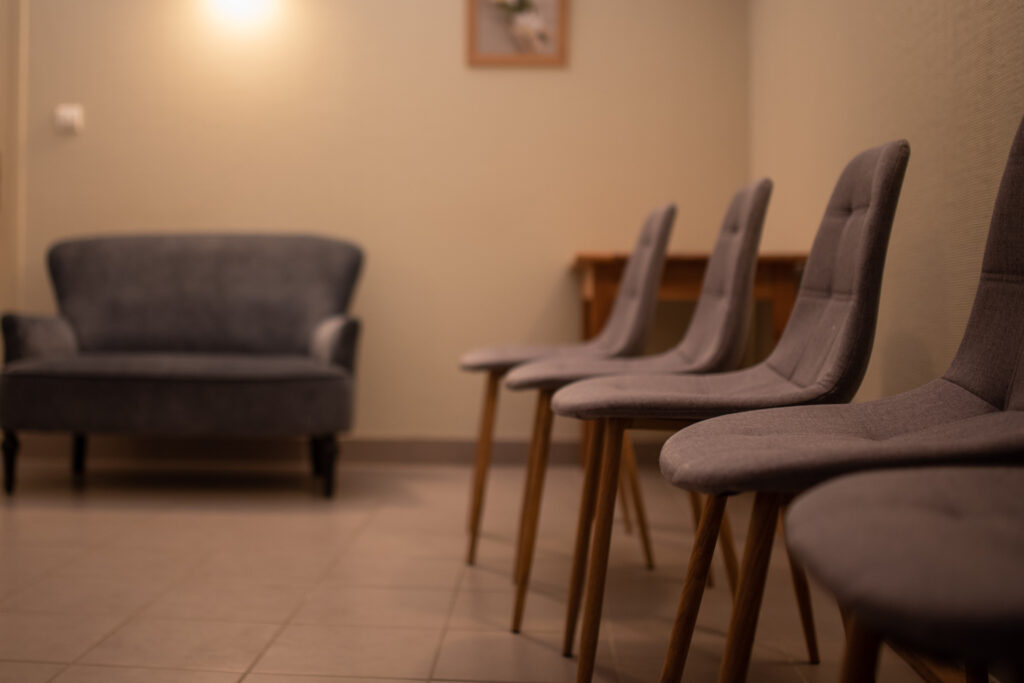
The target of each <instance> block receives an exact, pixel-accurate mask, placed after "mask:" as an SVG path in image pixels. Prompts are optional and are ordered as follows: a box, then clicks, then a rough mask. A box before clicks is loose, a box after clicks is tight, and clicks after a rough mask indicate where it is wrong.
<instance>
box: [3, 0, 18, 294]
mask: <svg viewBox="0 0 1024 683" xmlns="http://www.w3.org/2000/svg"><path fill="white" fill-rule="evenodd" d="M21 4H22V3H21V1H20V0H0V308H10V307H12V306H14V305H15V303H16V287H17V270H18V258H17V254H18V240H17V235H18V222H19V208H20V202H19V179H20V178H21V173H20V166H19V140H20V135H19V125H18V124H19V120H20V119H19V113H20V110H19V102H20V98H19V96H18V89H19V85H20V83H21V79H20V78H19V70H20V65H21V60H20V58H19V56H20V50H21V21H20V16H21V11H20V10H21V7H20V6H21Z"/></svg>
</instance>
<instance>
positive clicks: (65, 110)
mask: <svg viewBox="0 0 1024 683" xmlns="http://www.w3.org/2000/svg"><path fill="white" fill-rule="evenodd" d="M53 125H55V126H56V127H57V130H58V131H59V132H61V133H64V134H65V135H78V133H80V132H82V129H83V128H85V109H84V108H83V107H82V105H80V104H77V103H64V104H58V105H57V108H56V109H54V110H53Z"/></svg>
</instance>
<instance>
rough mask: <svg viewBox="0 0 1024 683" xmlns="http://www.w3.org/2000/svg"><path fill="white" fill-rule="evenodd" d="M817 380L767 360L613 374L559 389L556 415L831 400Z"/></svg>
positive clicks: (691, 411) (668, 414)
mask: <svg viewBox="0 0 1024 683" xmlns="http://www.w3.org/2000/svg"><path fill="white" fill-rule="evenodd" d="M827 398H828V397H827V392H826V391H825V390H823V389H821V388H819V387H817V386H816V385H812V386H807V387H805V386H800V385H799V384H796V383H794V382H792V381H791V380H789V379H787V378H785V377H783V376H782V375H780V374H778V373H776V372H774V371H773V370H772V369H771V368H770V367H768V366H767V365H766V364H765V363H762V364H761V365H756V366H754V367H750V368H745V369H743V370H736V371H733V372H720V373H715V374H710V375H644V374H639V375H637V374H633V375H615V376H612V377H598V378H595V379H587V380H583V381H582V382H575V383H573V384H570V385H569V386H567V387H565V388H563V389H559V390H558V391H557V392H556V393H555V395H554V397H553V399H552V403H551V407H552V410H554V411H555V413H557V414H558V415H566V416H569V417H576V418H579V419H584V420H596V419H600V418H619V419H651V420H676V421H684V420H694V421H696V420H703V419H706V418H709V417H715V416H716V415H724V414H727V413H735V412H740V411H744V410H756V409H758V408H768V407H773V406H788V405H800V404H802V403H808V402H811V401H823V400H827Z"/></svg>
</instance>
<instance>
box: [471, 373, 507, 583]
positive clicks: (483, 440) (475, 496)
mask: <svg viewBox="0 0 1024 683" xmlns="http://www.w3.org/2000/svg"><path fill="white" fill-rule="evenodd" d="M502 374H503V373H502V372H500V371H498V370H492V371H490V372H489V373H487V384H486V386H485V387H484V405H483V411H482V413H481V415H480V434H479V436H477V440H476V462H475V463H474V466H473V491H472V493H471V494H470V499H469V548H468V549H467V550H466V564H470V565H471V564H473V563H474V562H476V544H477V540H478V539H479V537H480V517H481V516H482V515H483V510H484V490H485V488H486V487H487V470H488V469H489V468H490V466H491V447H492V444H493V440H494V415H495V413H496V412H497V410H498V388H499V386H500V384H501V376H502Z"/></svg>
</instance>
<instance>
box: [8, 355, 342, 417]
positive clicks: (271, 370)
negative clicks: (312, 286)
mask: <svg viewBox="0 0 1024 683" xmlns="http://www.w3.org/2000/svg"><path fill="white" fill-rule="evenodd" d="M351 400H352V377H351V376H350V375H349V373H348V372H347V371H345V370H344V369H342V368H339V367H337V366H333V365H328V364H326V363H323V362H320V361H317V360H315V359H313V358H307V357H303V356H289V355H281V356H277V355H264V354H199V353H87V354H80V355H74V356H64V357H54V358H30V359H26V360H21V361H17V362H13V363H9V364H8V365H7V366H6V367H5V369H4V372H3V379H2V383H0V422H2V425H3V427H4V429H11V430H16V429H26V430H43V431H64V432H67V431H73V432H84V433H130V434H153V435H167V436H173V435H182V436H189V435H196V436H198V435H214V434H221V435H243V436H244V435H253V436H270V435H282V436H284V435H310V434H327V433H334V432H337V431H342V430H345V429H347V428H348V427H349V415H350V413H351Z"/></svg>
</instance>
